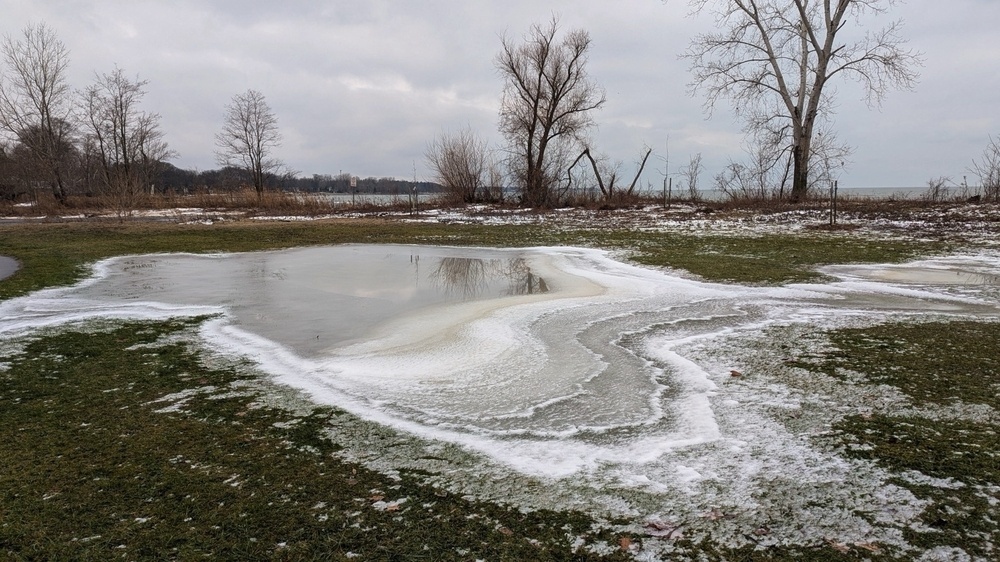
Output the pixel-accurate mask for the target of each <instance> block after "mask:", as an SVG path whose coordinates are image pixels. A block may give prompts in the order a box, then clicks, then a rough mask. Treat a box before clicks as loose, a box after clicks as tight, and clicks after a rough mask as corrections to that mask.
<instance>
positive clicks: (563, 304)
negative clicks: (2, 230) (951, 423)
mask: <svg viewBox="0 0 1000 562" xmlns="http://www.w3.org/2000/svg"><path fill="white" fill-rule="evenodd" d="M824 271H825V272H826V273H827V274H829V275H831V276H833V277H835V278H836V279H835V280H833V281H831V282H829V283H817V284H802V285H794V286H787V287H769V288H767V287H741V286H735V285H718V284H710V283H704V282H700V281H696V280H691V279H685V278H682V277H678V276H674V275H671V274H669V273H666V272H663V271H656V270H650V269H645V268H640V267H635V266H632V265H628V264H625V263H621V262H619V261H615V260H613V259H611V258H609V257H608V256H607V255H606V254H605V253H603V252H600V251H596V250H586V249H573V248H535V249H519V250H496V249H468V248H466V249H461V248H442V247H417V246H360V245H358V246H336V247H322V248H306V249H294V250H287V251H281V252H262V253H250V254H229V255H211V256H195V255H150V256H130V257H122V258H116V259H111V260H107V261H104V262H101V263H99V264H97V266H96V267H95V276H94V277H93V278H92V279H90V280H88V281H86V282H83V283H81V284H79V285H77V286H74V287H71V288H65V289H55V290H46V291H41V292H38V293H35V294H32V295H29V296H27V297H24V298H19V299H13V300H10V301H5V302H2V303H0V337H2V336H4V335H16V334H18V333H21V332H23V331H25V330H30V329H34V328H37V327H41V326H50V325H57V324H61V323H67V322H74V321H81V320H86V319H91V318H138V319H158V318H166V317H172V316H189V315H201V314H219V315H220V316H219V317H218V318H217V319H213V320H211V321H209V322H206V323H205V324H204V325H203V328H202V330H201V334H202V337H203V338H204V340H205V341H206V342H207V343H208V344H209V345H210V346H212V347H213V348H215V349H219V350H222V351H223V352H225V353H227V354H232V355H234V356H239V357H248V358H251V359H253V360H254V361H255V362H257V363H258V364H259V365H260V366H261V368H262V369H263V370H264V371H266V372H267V373H270V374H271V375H272V376H273V377H274V378H275V380H277V381H278V382H280V383H283V384H286V385H288V386H290V387H293V388H296V389H300V390H302V391H304V392H306V393H307V394H308V395H309V396H311V397H312V399H313V400H315V401H318V402H321V403H326V404H331V405H335V406H338V407H340V408H343V409H345V410H348V411H350V412H352V413H354V414H356V415H357V416H359V417H361V418H363V419H365V420H368V421H371V422H375V423H377V424H379V425H381V426H388V427H391V428H394V429H396V430H401V431H403V432H405V433H407V434H411V435H414V436H417V437H419V438H422V439H426V440H429V441H424V443H432V444H434V443H436V444H438V445H426V447H427V448H428V449H427V450H426V451H424V452H425V453H428V451H429V453H428V457H433V458H439V457H440V456H441V454H442V453H441V452H440V450H439V449H440V447H452V446H457V447H458V450H460V451H464V453H462V454H470V453H471V454H483V455H486V456H487V457H489V458H490V459H492V460H493V461H494V463H495V465H496V466H497V470H500V471H501V472H503V471H509V473H510V474H521V475H525V476H526V477H529V478H539V479H541V480H543V481H545V482H549V483H550V485H551V486H553V487H552V488H549V489H548V490H547V491H548V492H549V494H548V495H547V498H546V499H545V500H539V499H538V498H535V499H532V498H530V497H520V495H523V494H527V493H528V492H526V491H524V489H515V488H516V487H510V488H505V489H504V491H499V492H497V491H496V490H494V492H493V493H494V494H496V495H499V496H502V497H504V498H505V499H508V500H511V501H524V502H526V503H529V504H530V503H532V502H534V503H535V504H539V503H540V504H541V505H547V506H551V507H577V508H593V507H594V506H595V505H597V506H600V508H601V509H603V510H607V511H611V512H615V513H623V514H629V515H634V516H638V517H641V518H652V517H657V518H667V517H670V518H681V519H683V518H689V519H697V518H699V517H703V515H704V513H705V511H706V510H709V509H714V508H716V507H718V506H720V505H727V506H728V505H733V506H737V505H738V506H740V507H738V508H737V507H732V508H731V509H733V510H745V511H747V512H748V513H750V512H753V513H757V512H758V511H760V510H765V511H766V510H767V509H770V508H774V509H776V510H779V511H781V512H783V513H784V512H790V513H796V517H798V518H800V519H802V518H804V519H806V520H809V521H812V520H813V519H815V521H812V522H811V523H810V525H812V526H813V527H811V530H806V529H804V528H803V529H799V530H798V531H796V532H799V533H801V534H803V537H799V538H801V540H804V541H808V540H811V539H809V538H808V536H806V535H808V533H810V532H815V533H837V536H844V534H845V533H851V532H853V533H856V534H857V537H858V538H857V540H862V539H864V540H871V539H872V538H873V536H874V535H879V533H877V532H876V531H874V530H873V529H872V527H871V525H870V524H868V523H866V522H865V520H864V519H862V518H861V517H860V516H859V513H868V514H869V515H870V516H871V517H875V518H876V519H877V520H880V521H881V520H882V519H879V518H883V519H886V521H889V522H891V521H893V520H895V519H901V520H906V519H907V518H910V517H912V516H913V514H915V513H917V512H918V511H919V506H918V505H917V504H916V501H915V500H914V499H913V498H912V497H911V496H909V495H908V494H907V493H906V492H905V491H903V490H901V489H898V488H895V487H893V486H886V485H885V484H884V480H883V478H882V476H881V475H880V473H879V472H878V471H877V470H875V469H874V468H872V467H867V468H866V467H861V466H858V465H857V463H852V462H848V461H846V460H843V459H842V458H840V457H838V456H836V455H835V454H834V453H833V452H824V451H819V450H816V449H814V448H813V447H811V446H810V441H809V439H808V436H807V435H801V434H796V433H795V432H793V431H791V430H789V429H788V428H786V426H785V425H784V424H783V423H782V422H781V420H780V419H778V418H780V416H776V415H775V412H776V411H778V412H788V411H793V410H797V409H800V408H802V407H804V405H807V404H809V403H812V402H815V403H816V404H820V406H819V408H820V409H821V410H823V411H825V410H830V411H831V412H832V411H833V410H834V409H835V406H836V401H837V400H838V398H837V397H836V396H834V395H832V394H830V392H829V391H828V390H823V391H816V392H817V394H816V395H815V396H811V395H808V393H806V394H803V392H802V391H801V390H798V389H796V390H792V389H790V388H786V387H784V386H782V385H781V384H779V383H777V382H770V383H767V384H762V385H760V386H754V384H752V383H751V382H750V380H749V379H748V382H747V383H739V384H732V381H733V380H736V379H734V378H733V377H732V375H731V373H730V371H731V370H734V369H743V368H745V365H746V364H748V363H749V362H750V360H749V358H748V359H747V360H746V361H743V360H742V359H740V358H739V357H738V354H736V355H734V352H733V351H732V349H733V348H732V347H731V346H730V347H729V348H728V349H729V351H727V345H728V344H726V342H733V341H739V339H740V338H741V337H744V336H741V334H743V335H745V338H753V337H759V335H760V332H761V330H762V329H764V328H767V327H769V326H783V325H795V324H809V325H817V326H819V327H825V326H833V325H836V324H837V323H838V322H842V321H843V319H844V318H855V319H858V321H862V322H864V321H874V320H876V319H886V318H888V317H890V316H892V315H908V314H929V313H930V314H941V315H958V316H988V317H995V316H996V315H997V313H998V302H1000V300H998V298H997V297H998V295H997V280H998V275H1000V262H998V260H997V258H996V256H969V257H954V258H948V259H941V260H935V261H925V262H918V263H914V264H908V265H903V266H837V267H828V268H825V269H824ZM727 353H729V355H727ZM739 353H740V354H746V353H748V352H747V351H746V350H741V351H739ZM845 400H846V399H845ZM831 415H832V414H831ZM370 449H371V447H370V446H369V444H367V443H362V444H359V446H358V449H357V450H356V451H352V452H349V454H351V455H354V456H355V457H357V458H362V459H364V458H372V459H374V458H376V457H377V459H378V460H377V461H373V462H383V463H388V464H390V465H392V463H396V466H399V465H403V464H410V465H415V463H416V461H415V460H414V457H415V456H420V454H421V453H420V452H419V451H418V452H417V453H414V452H413V451H408V452H403V451H398V455H397V456H393V453H392V452H391V451H387V450H370ZM387 458H388V459H389V460H385V459H387ZM438 468H440V467H438ZM447 470H449V471H452V472H453V473H455V474H458V472H456V471H459V469H458V468H455V467H454V466H451V467H448V468H447ZM469 470H470V472H468V473H467V474H475V475H476V476H470V477H469V480H470V481H471V480H474V479H475V478H480V479H482V478H485V479H486V480H491V479H492V480H494V481H496V480H497V479H500V478H501V477H500V476H496V475H498V474H500V472H495V473H493V474H494V476H492V477H483V476H482V473H481V472H477V470H478V469H469ZM555 483H558V484H555ZM470 486H471V484H470ZM560 490H561V491H560ZM581 490H591V492H589V493H586V492H581ZM768 490H771V491H768ZM816 494H819V495H820V496H822V497H824V498H826V499H825V500H823V501H822V502H818V503H817V501H816V500H815V495H816ZM529 495H530V494H529ZM771 496H773V497H771ZM848 496H849V497H848ZM668 498H669V500H668ZM685 498H687V499H685ZM831 498H832V499H831ZM830 505H833V506H840V507H829V506H830ZM831 509H832V510H833V511H836V512H837V513H838V514H840V515H837V516H836V517H833V518H831V516H830V510H831ZM838 517H839V518H838ZM712 521H713V522H714V521H715V519H712ZM726 521H728V519H726ZM745 523H746V522H745V521H742V522H740V523H739V524H740V525H742V524H745ZM713 524H714V525H715V527H713V529H715V531H714V532H716V533H718V532H722V531H720V529H724V528H725V526H726V525H731V526H733V530H732V536H733V537H734V538H733V540H734V543H740V541H742V540H745V539H741V538H740V537H745V534H746V530H745V529H742V530H740V529H737V526H738V525H737V523H736V522H732V523H726V522H725V521H719V522H717V523H713ZM890 526H891V525H890ZM845 529H846V530H845ZM883 535H885V533H883ZM890 535H891V533H890ZM818 536H824V535H822V534H820V535H818ZM894 536H895V535H893V536H888V535H885V536H881V535H879V536H875V538H877V539H878V540H884V541H891V540H893V537H894ZM786 538H788V537H786ZM897 538H898V537H897ZM760 540H762V541H765V539H760Z"/></svg>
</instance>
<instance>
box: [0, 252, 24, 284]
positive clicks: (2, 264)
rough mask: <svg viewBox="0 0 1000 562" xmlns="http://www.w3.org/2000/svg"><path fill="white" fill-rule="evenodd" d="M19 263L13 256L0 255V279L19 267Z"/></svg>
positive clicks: (8, 275) (12, 273) (14, 271)
mask: <svg viewBox="0 0 1000 562" xmlns="http://www.w3.org/2000/svg"><path fill="white" fill-rule="evenodd" d="M20 267H21V264H20V263H19V262H18V261H17V260H15V259H14V258H9V257H7V256H0V279H6V278H8V277H10V276H11V275H14V273H16V272H17V270H18V269H20Z"/></svg>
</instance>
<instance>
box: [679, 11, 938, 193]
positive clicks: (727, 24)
mask: <svg viewBox="0 0 1000 562" xmlns="http://www.w3.org/2000/svg"><path fill="white" fill-rule="evenodd" d="M690 3H691V4H692V6H693V7H694V8H695V10H696V11H702V10H704V9H706V8H708V7H709V6H711V7H714V8H715V14H716V18H717V27H718V28H719V29H720V30H721V31H719V32H716V33H708V34H703V35H699V36H697V37H696V38H695V39H694V40H693V42H692V44H691V47H690V48H689V49H688V51H687V53H686V54H685V57H686V58H687V59H688V60H689V61H690V62H691V67H692V72H693V74H694V77H693V82H692V84H691V86H692V92H693V93H694V92H698V91H704V93H705V94H706V101H705V105H706V108H707V109H708V110H711V108H713V107H714V106H715V104H716V103H717V102H718V101H719V100H720V99H722V98H728V99H730V100H731V101H732V103H733V105H734V108H735V111H736V113H737V115H739V116H740V117H741V118H742V119H744V120H745V122H746V127H747V130H748V132H750V133H756V132H758V131H761V130H766V131H767V132H768V134H769V135H772V136H773V135H777V136H780V138H781V139H782V142H783V143H784V144H785V146H787V149H788V151H789V152H790V155H791V161H792V188H791V198H792V199H793V200H797V199H801V198H803V197H805V196H806V193H807V191H808V188H809V184H810V177H809V173H810V159H811V157H812V155H813V154H814V151H813V146H812V144H813V142H814V136H815V134H816V132H817V130H818V127H819V126H820V124H821V122H822V121H823V119H824V118H829V115H830V114H831V112H832V106H831V93H830V91H829V89H828V88H827V85H828V84H829V83H830V81H831V80H833V79H834V78H837V77H839V76H841V75H843V76H844V77H847V78H851V79H854V80H856V81H857V82H858V83H860V84H861V86H862V87H863V88H864V91H865V93H866V96H867V101H868V103H869V105H877V104H879V103H881V101H882V99H883V98H884V97H885V96H886V95H887V94H888V92H889V91H890V90H891V89H893V88H903V89H910V88H912V87H913V85H914V83H915V82H916V79H917V73H916V72H915V70H914V68H915V67H916V66H919V65H920V64H921V56H920V55H919V54H918V53H915V52H913V51H911V50H907V49H905V48H904V46H905V41H904V40H903V39H901V38H900V37H899V35H898V33H899V30H900V28H901V23H900V22H898V21H897V22H894V23H892V24H890V25H889V26H888V27H885V28H883V29H881V30H878V31H876V32H868V33H864V34H860V33H854V34H853V35H852V32H853V28H854V27H855V26H857V27H860V26H861V23H862V19H863V18H864V17H865V16H869V15H876V14H882V13H885V12H887V11H888V9H889V8H890V7H891V6H892V5H893V4H894V3H895V0H690Z"/></svg>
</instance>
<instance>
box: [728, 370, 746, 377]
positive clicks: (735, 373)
mask: <svg viewBox="0 0 1000 562" xmlns="http://www.w3.org/2000/svg"><path fill="white" fill-rule="evenodd" d="M729 376H732V377H742V376H743V373H741V372H739V371H729Z"/></svg>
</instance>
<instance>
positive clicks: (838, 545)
mask: <svg viewBox="0 0 1000 562" xmlns="http://www.w3.org/2000/svg"><path fill="white" fill-rule="evenodd" d="M826 542H827V543H829V544H830V546H831V547H832V548H833V549H834V550H836V551H837V552H840V553H843V554H847V553H848V552H850V551H851V547H849V546H847V545H846V544H844V543H842V542H837V541H835V540H833V539H826Z"/></svg>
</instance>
